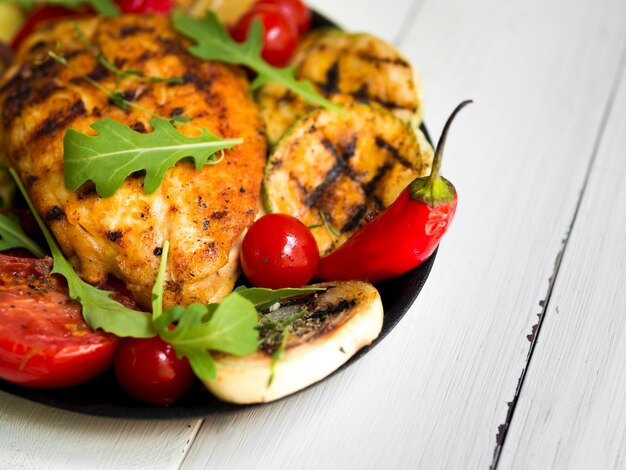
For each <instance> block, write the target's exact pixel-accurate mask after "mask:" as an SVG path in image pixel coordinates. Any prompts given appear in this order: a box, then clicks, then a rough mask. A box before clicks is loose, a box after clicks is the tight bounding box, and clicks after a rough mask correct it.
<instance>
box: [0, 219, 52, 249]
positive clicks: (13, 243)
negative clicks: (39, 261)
mask: <svg viewBox="0 0 626 470" xmlns="http://www.w3.org/2000/svg"><path fill="white" fill-rule="evenodd" d="M11 248H26V249H27V250H28V251H30V252H31V253H32V254H33V255H35V256H36V257H38V258H43V257H44V256H46V252H45V251H43V250H42V249H41V247H40V246H39V245H37V243H35V242H34V241H32V240H31V239H30V238H28V235H26V234H25V233H24V230H22V227H21V225H20V222H19V220H18V218H17V217H16V216H14V215H9V216H6V215H2V214H0V251H4V250H10V249H11Z"/></svg>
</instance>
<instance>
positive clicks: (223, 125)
mask: <svg viewBox="0 0 626 470" xmlns="http://www.w3.org/2000/svg"><path fill="white" fill-rule="evenodd" d="M78 28H79V30H80V32H81V33H82V35H84V37H83V38H81V37H80V34H77V30H76V27H75V26H74V25H73V23H72V22H70V21H64V22H58V23H47V24H46V25H44V26H43V28H40V29H39V30H38V32H36V33H35V34H34V35H32V36H31V37H30V38H29V39H28V40H27V41H25V42H24V43H23V45H22V46H21V48H20V50H19V51H18V52H17V55H16V58H15V60H14V62H13V65H12V67H11V69H9V70H7V72H6V74H5V77H4V79H3V80H2V82H1V83H0V109H1V110H2V122H1V125H0V143H1V144H2V146H3V149H4V152H5V153H6V155H7V156H8V158H9V160H10V162H11V164H12V165H13V166H14V167H15V168H17V170H18V172H19V174H20V176H21V178H22V180H23V181H24V183H25V185H26V187H27V190H28V192H29V194H30V197H31V198H32V200H33V202H34V204H35V206H36V208H37V210H38V212H39V213H40V214H41V215H42V217H43V218H44V220H45V221H46V222H47V223H48V225H49V227H50V228H51V229H52V232H53V233H54V235H55V236H56V238H57V240H58V242H59V244H60V246H61V248H62V250H63V251H64V253H65V254H66V256H68V257H69V259H70V260H71V261H72V263H73V265H74V267H75V268H76V270H77V272H78V273H79V274H80V275H81V276H82V277H83V278H84V279H85V280H86V281H88V282H90V283H92V284H99V283H102V282H105V281H106V279H107V277H108V276H109V275H112V276H114V277H116V278H119V279H120V280H122V281H123V282H124V283H125V284H126V286H127V288H128V289H129V290H130V292H131V294H132V296H133V297H134V299H135V300H136V302H137V303H138V304H139V305H141V306H142V307H144V308H149V305H150V292H151V289H152V286H153V284H154V282H155V278H156V274H157V269H158V266H159V261H160V254H161V247H162V246H163V243H164V241H165V240H169V241H170V246H171V248H170V255H169V256H170V258H169V260H168V273H167V275H166V293H165V304H166V305H172V304H180V305H187V304H190V303H192V302H211V301H217V300H219V299H221V298H222V297H223V296H225V295H226V294H227V293H229V292H230V291H231V289H232V287H233V284H234V282H235V280H236V277H237V275H238V262H237V258H238V246H237V240H238V239H239V238H240V236H241V234H242V233H243V231H244V230H245V229H246V228H247V227H248V225H249V224H250V223H251V222H252V221H253V219H254V217H255V214H256V212H257V209H258V204H259V203H258V201H259V191H260V185H261V179H262V172H263V165H264V162H265V154H266V149H265V139H264V127H263V124H262V121H261V119H260V117H259V113H258V111H257V109H256V107H255V105H254V104H253V103H252V101H250V100H249V99H248V97H247V86H248V85H247V81H246V79H245V76H244V75H243V73H242V72H241V71H239V70H238V69H236V68H232V67H229V66H225V65H223V64H219V63H215V62H201V61H198V60H197V59H194V58H192V57H191V56H190V55H189V54H188V53H187V52H186V48H185V45H184V44H183V42H182V40H181V39H180V38H179V36H178V35H177V34H176V33H175V32H174V31H173V30H172V29H171V26H170V24H169V19H167V18H163V17H146V16H141V17H140V16H123V17H117V18H102V17H100V18H92V19H85V20H81V21H79V22H78ZM85 38H86V39H87V41H88V42H86V41H85ZM90 45H91V46H90ZM92 46H93V47H92ZM50 50H54V51H55V53H56V54H58V55H63V56H64V57H65V58H66V59H67V62H68V65H69V67H66V66H64V65H63V64H60V63H58V62H56V61H54V60H51V59H49V58H48V54H47V53H48V51H50ZM97 50H101V51H102V53H103V54H104V56H105V57H106V58H107V59H108V60H109V61H110V62H111V63H113V64H115V65H116V66H117V67H118V68H120V69H122V70H141V71H142V72H143V73H144V76H145V77H159V78H172V77H179V78H180V80H178V81H177V83H171V82H170V83H164V82H161V83H154V82H149V81H146V80H141V79H138V78H137V77H136V76H128V77H126V78H124V79H123V80H122V81H121V83H120V88H119V89H120V91H121V92H122V93H123V94H124V96H125V97H126V98H127V99H129V100H132V101H134V102H135V103H137V104H139V105H140V106H142V107H143V108H145V109H147V110H150V111H153V112H154V113H156V114H158V115H160V116H163V117H171V116H178V115H185V116H190V117H192V120H191V121H190V123H191V124H193V125H195V126H198V127H201V128H205V129H208V130H209V131H211V132H213V133H214V134H216V135H218V136H220V137H222V138H242V139H244V143H243V144H241V145H238V146H236V147H235V148H234V150H233V151H226V152H225V155H224V159H223V160H222V161H221V162H220V163H218V164H217V165H213V166H205V167H204V168H202V169H201V170H200V171H196V170H195V168H194V166H193V164H192V163H190V162H184V161H183V162H179V163H178V164H177V165H176V166H175V167H173V168H172V169H170V170H169V171H168V173H167V175H166V177H165V180H164V182H163V184H162V185H161V186H160V188H159V189H158V190H157V191H156V192H155V193H153V194H151V195H146V194H145V192H144V190H143V188H142V184H143V175H142V174H141V173H139V174H134V175H133V176H131V177H129V178H127V179H126V181H125V182H124V184H123V186H122V187H121V188H120V189H119V190H118V191H117V192H116V193H115V194H114V195H113V196H112V197H109V198H106V199H103V198H100V197H99V196H98V195H97V194H96V193H95V190H94V187H93V185H92V184H91V183H90V182H88V183H86V184H85V185H83V187H81V188H79V189H78V190H77V191H75V192H72V191H68V190H67V189H66V187H65V184H64V174H63V137H64V134H65V131H66V130H67V129H69V128H72V129H76V130H77V131H80V132H83V133H87V134H91V135H93V134H94V133H95V131H93V129H91V128H90V125H91V124H93V123H94V122H96V121H98V120H100V119H102V118H103V117H110V118H113V119H115V120H117V121H119V122H122V123H124V124H126V125H128V126H130V127H131V128H132V129H134V130H136V131H138V132H150V131H151V128H150V126H149V124H148V121H149V119H150V118H151V116H150V115H149V114H148V113H146V112H142V111H138V110H136V109H132V108H131V109H129V110H123V109H121V108H119V107H117V106H115V105H114V104H112V103H111V102H110V100H109V99H108V97H107V96H106V94H105V93H103V92H102V91H101V90H98V89H97V88H96V87H95V86H94V85H93V84H90V83H89V82H88V81H87V80H85V78H84V77H85V76H87V77H89V78H90V79H91V80H94V81H96V82H98V83H99V84H100V86H102V87H104V88H106V89H108V90H111V91H112V90H114V89H115V88H116V82H115V77H114V75H113V74H112V73H111V72H110V71H108V70H107V68H106V67H104V66H103V64H102V60H98V59H97ZM180 130H181V132H182V133H184V134H186V135H190V136H194V135H197V130H194V129H192V128H190V127H181V128H180Z"/></svg>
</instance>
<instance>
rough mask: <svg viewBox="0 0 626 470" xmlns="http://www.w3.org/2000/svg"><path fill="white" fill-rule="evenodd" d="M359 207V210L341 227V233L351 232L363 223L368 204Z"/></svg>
mask: <svg viewBox="0 0 626 470" xmlns="http://www.w3.org/2000/svg"><path fill="white" fill-rule="evenodd" d="M358 207H359V208H358V210H357V211H356V213H355V214H354V215H353V216H352V217H351V218H350V220H348V222H346V223H345V224H344V226H343V227H341V228H340V229H339V231H340V232H341V233H345V232H351V231H352V230H354V229H356V228H358V227H359V225H361V221H362V220H363V217H364V216H365V214H366V212H367V204H361V205H360V206H358Z"/></svg>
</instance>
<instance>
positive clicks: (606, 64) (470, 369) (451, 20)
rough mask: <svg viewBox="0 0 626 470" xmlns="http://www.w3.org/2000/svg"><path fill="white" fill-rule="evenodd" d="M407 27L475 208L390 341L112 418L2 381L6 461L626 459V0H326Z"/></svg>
mask: <svg viewBox="0 0 626 470" xmlns="http://www.w3.org/2000/svg"><path fill="white" fill-rule="evenodd" d="M310 4H312V5H313V6H315V7H317V8H318V9H319V10H320V11H322V12H325V13H326V14H328V15H329V16H331V17H333V18H335V19H336V20H337V21H339V22H340V23H341V24H342V25H344V26H345V27H347V28H349V29H351V30H366V31H371V32H374V33H376V34H379V35H380V36H382V37H384V38H386V39H388V40H390V41H392V42H394V43H395V44H396V45H398V47H400V49H401V50H403V51H404V52H405V53H406V54H407V55H408V56H409V57H410V59H411V60H412V61H413V62H414V63H415V65H416V67H417V68H418V69H419V70H420V71H421V76H422V79H423V82H424V86H425V90H426V97H427V102H426V114H425V120H426V122H427V124H428V127H429V128H430V130H431V132H432V134H433V135H435V136H438V134H439V132H440V130H441V127H442V125H443V122H444V120H445V118H446V117H447V115H448V114H449V113H450V111H451V110H452V109H453V107H454V106H455V105H456V104H457V103H458V102H460V101H461V100H462V99H465V98H473V99H474V100H475V104H474V105H473V106H472V107H470V108H468V109H467V110H465V111H463V113H462V114H461V115H460V116H459V118H458V120H457V122H456V123H455V126H454V128H453V131H452V134H451V136H450V139H449V143H448V147H447V155H446V161H445V162H444V173H445V174H446V175H447V176H448V177H449V179H451V180H452V181H453V182H454V183H455V185H456V186H457V189H458V190H459V194H460V205H459V211H458V215H457V218H456V220H455V223H454V224H453V227H452V229H451V231H450V232H449V234H448V236H447V237H446V239H445V241H444V243H443V245H442V247H441V249H440V250H439V255H438V257H437V260H436V263H435V267H434V269H433V271H432V274H431V276H430V278H429V280H428V283H427V284H426V287H425V288H424V290H423V292H422V294H421V295H420V296H419V298H418V300H417V302H416V303H415V305H413V307H412V308H411V310H410V312H409V313H408V314H407V316H406V317H405V318H404V320H403V321H402V323H401V324H400V326H399V327H398V328H396V329H395V330H394V331H393V332H392V333H391V334H390V335H389V336H388V337H387V339H385V341H383V342H382V343H381V345H380V346H379V347H377V348H376V349H375V350H373V351H372V352H371V353H370V354H368V355H367V356H366V357H365V358H364V359H362V360H361V361H359V362H358V363H357V364H355V365H354V366H352V367H350V368H349V369H348V370H346V371H344V372H342V373H341V374H339V375H337V376H335V377H333V378H332V379H330V380H327V381H326V382H324V383H323V384H322V385H320V386H317V387H314V388H312V389H310V390H308V391H306V392H304V393H302V394H299V395H297V396H295V397H292V398H290V399H288V400H284V401H281V402H279V403H276V404H274V405H269V406H266V407H263V408H258V409H253V410H251V411H247V412H243V413H239V414H236V415H231V416H224V417H218V418H210V419H206V420H192V421H175V422H137V421H130V420H129V421H124V420H113V419H104V418H102V419H100V418H93V417H87V416H82V415H78V414H73V413H69V412H63V411H59V410H55V409H51V408H47V407H45V406H42V405H37V404H34V403H31V402H27V401H25V400H22V399H19V398H15V397H13V396H10V395H6V394H4V393H0V467H2V468H26V469H30V468H37V469H39V468H42V469H47V468H62V469H74V468H76V469H87V468H107V469H108V468H112V469H121V468H129V469H135V468H147V469H151V470H156V469H174V468H183V469H200V468H207V469H209V468H210V469H222V468H228V469H231V468H233V469H239V468H241V469H252V468H254V469H257V468H260V469H265V468H307V469H308V468H314V469H325V468H355V469H357V468H358V469H362V468H385V469H386V468H407V469H414V468H424V469H438V468H453V469H457V468H480V469H487V468H489V467H490V466H492V465H493V466H494V467H496V468H498V469H509V468H516V469H518V468H532V469H536V468H563V469H565V468H568V469H569V468H581V469H583V468H603V469H604V468H626V400H625V397H626V184H624V180H625V179H626V73H625V71H624V69H625V66H626V65H625V64H626V2H625V1H624V0H594V1H591V0H509V1H506V2H505V1H497V0H385V1H364V0H341V1H339V0H311V1H310Z"/></svg>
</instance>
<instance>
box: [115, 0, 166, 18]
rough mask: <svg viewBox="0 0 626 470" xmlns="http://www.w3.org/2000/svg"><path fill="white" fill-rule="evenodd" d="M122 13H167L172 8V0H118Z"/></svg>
mask: <svg viewBox="0 0 626 470" xmlns="http://www.w3.org/2000/svg"><path fill="white" fill-rule="evenodd" d="M115 3H117V6H118V7H120V10H122V13H157V14H159V15H167V14H168V13H169V12H170V11H171V10H172V6H173V5H172V0H116V1H115Z"/></svg>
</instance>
